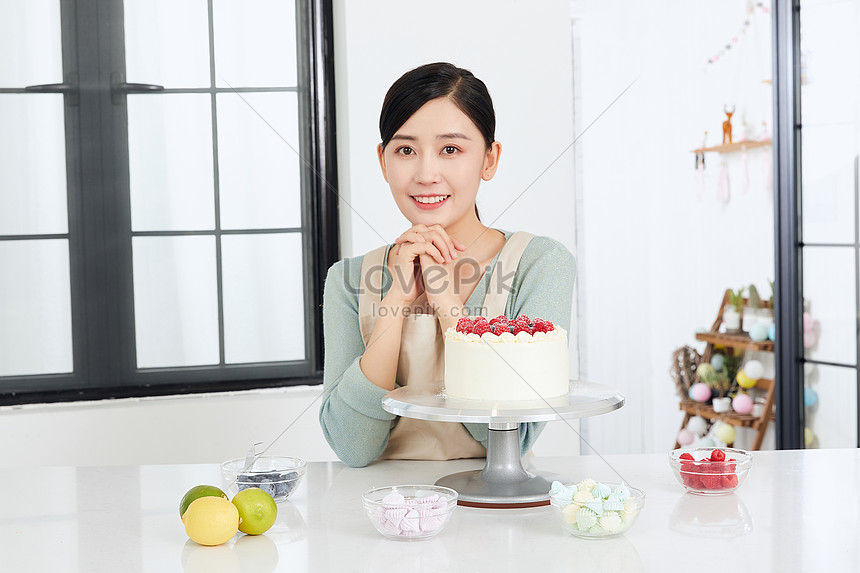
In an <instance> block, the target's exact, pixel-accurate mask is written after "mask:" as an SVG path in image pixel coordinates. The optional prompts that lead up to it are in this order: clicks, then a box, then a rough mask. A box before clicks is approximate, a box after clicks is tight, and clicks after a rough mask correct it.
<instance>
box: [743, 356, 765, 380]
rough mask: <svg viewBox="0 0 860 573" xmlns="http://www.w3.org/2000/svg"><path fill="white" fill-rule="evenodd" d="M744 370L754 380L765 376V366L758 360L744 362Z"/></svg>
mask: <svg viewBox="0 0 860 573" xmlns="http://www.w3.org/2000/svg"><path fill="white" fill-rule="evenodd" d="M744 372H745V373H746V375H747V376H749V377H750V378H752V379H753V380H758V379H759V378H761V377H762V376H764V366H762V364H761V362H759V361H758V360H750V361H749V362H747V363H746V364H744Z"/></svg>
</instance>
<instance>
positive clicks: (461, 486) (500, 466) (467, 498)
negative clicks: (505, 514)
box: [436, 423, 568, 509]
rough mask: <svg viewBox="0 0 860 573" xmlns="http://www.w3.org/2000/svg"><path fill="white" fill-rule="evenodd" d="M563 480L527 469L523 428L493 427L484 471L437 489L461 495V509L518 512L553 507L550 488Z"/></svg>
mask: <svg viewBox="0 0 860 573" xmlns="http://www.w3.org/2000/svg"><path fill="white" fill-rule="evenodd" d="M554 480H558V481H561V482H566V481H568V480H567V479H566V478H564V477H562V476H556V475H551V474H537V473H532V472H528V471H526V470H525V468H523V463H522V461H521V460H520V436H519V425H518V424H516V423H490V425H489V433H488V437H487V462H486V464H485V465H484V469H482V470H472V471H467V472H459V473H455V474H451V475H448V476H445V477H443V478H441V479H439V480H438V481H437V482H436V485H440V486H444V487H449V488H451V489H453V490H454V491H456V492H457V493H458V494H459V497H458V499H457V504H458V505H463V506H466V507H481V508H489V509H517V508H522V507H538V506H542V505H549V488H550V485H551V484H552V482H553V481H554Z"/></svg>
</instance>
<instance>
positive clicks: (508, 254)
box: [484, 231, 534, 318]
mask: <svg viewBox="0 0 860 573" xmlns="http://www.w3.org/2000/svg"><path fill="white" fill-rule="evenodd" d="M533 238H534V235H532V234H531V233H527V232H525V231H517V232H515V233H514V234H513V235H511V238H510V239H508V240H507V241H506V242H505V246H504V247H502V251H501V252H500V253H499V258H498V260H497V261H496V266H495V268H493V274H492V276H491V277H490V284H489V285H487V294H486V296H484V308H485V309H486V312H487V318H493V317H496V316H499V315H500V314H505V307H506V306H507V302H508V294H509V293H510V292H511V287H512V286H513V283H514V275H516V271H517V266H518V265H519V264H520V258H521V257H522V255H523V252H524V251H525V250H526V247H527V246H528V244H529V242H530V241H531V240H532V239H533ZM510 318H514V317H510Z"/></svg>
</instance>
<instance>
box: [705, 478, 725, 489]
mask: <svg viewBox="0 0 860 573" xmlns="http://www.w3.org/2000/svg"><path fill="white" fill-rule="evenodd" d="M702 485H703V486H704V487H706V488H708V489H720V488H722V487H723V476H719V475H713V474H708V475H704V476H702Z"/></svg>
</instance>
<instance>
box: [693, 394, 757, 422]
mask: <svg viewBox="0 0 860 573" xmlns="http://www.w3.org/2000/svg"><path fill="white" fill-rule="evenodd" d="M681 411H682V412H685V413H686V414H689V415H690V416H701V417H703V418H706V419H708V420H720V421H721V422H725V423H726V424H731V425H732V426H740V427H744V428H752V427H753V426H755V425H756V422H757V421H758V420H759V418H756V417H755V416H753V415H752V414H738V413H737V412H735V411H734V410H731V411H729V412H719V413H718V412H714V408H713V407H712V406H710V405H708V404H702V403H701V402H694V401H693V400H682V401H681Z"/></svg>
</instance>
